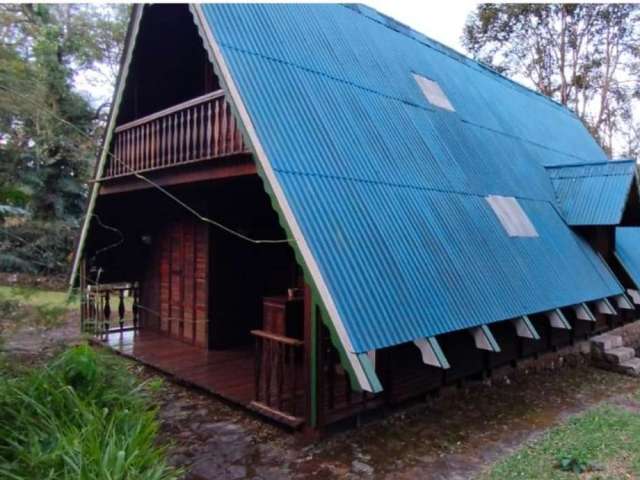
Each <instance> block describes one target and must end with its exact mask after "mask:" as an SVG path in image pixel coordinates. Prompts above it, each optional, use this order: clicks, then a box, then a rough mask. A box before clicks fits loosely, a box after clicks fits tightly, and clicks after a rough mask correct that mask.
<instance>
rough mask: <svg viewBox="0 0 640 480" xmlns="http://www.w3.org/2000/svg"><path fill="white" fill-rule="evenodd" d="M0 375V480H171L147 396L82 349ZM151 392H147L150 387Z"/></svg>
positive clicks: (117, 364)
mask: <svg viewBox="0 0 640 480" xmlns="http://www.w3.org/2000/svg"><path fill="white" fill-rule="evenodd" d="M2 373H3V374H2V376H0V478H6V479H25V480H26V479H35V478H37V479H81V480H82V479H86V480H89V479H98V480H100V479H104V480H125V479H140V480H173V479H177V478H179V476H180V474H181V472H179V471H177V470H175V469H172V468H171V467H169V466H167V463H166V460H165V454H166V452H165V449H164V448H163V447H161V446H158V445H157V434H158V428H159V424H158V421H157V418H156V412H155V411H154V410H153V409H152V408H151V399H150V397H149V395H150V392H149V391H148V389H147V388H146V386H145V385H141V384H140V383H139V382H138V381H137V379H136V378H135V377H134V376H133V375H132V374H131V373H130V372H129V371H128V370H127V369H126V368H125V366H124V365H123V361H122V360H121V359H118V358H115V357H113V356H111V355H108V354H106V353H97V352H96V351H94V350H92V349H91V348H90V347H88V346H86V345H83V346H80V347H75V348H72V349H70V350H67V351H66V352H65V353H63V354H62V355H60V356H59V357H58V358H57V359H55V360H54V361H53V362H51V363H50V364H49V365H48V366H46V367H44V368H38V369H35V370H31V371H27V372H24V371H23V372H22V373H18V374H8V373H7V372H2ZM154 388H155V387H154Z"/></svg>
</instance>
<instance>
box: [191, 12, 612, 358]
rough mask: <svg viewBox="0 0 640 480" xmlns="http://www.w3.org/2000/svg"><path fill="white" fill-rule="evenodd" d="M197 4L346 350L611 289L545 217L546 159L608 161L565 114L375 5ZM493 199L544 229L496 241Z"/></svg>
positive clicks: (594, 259) (554, 218)
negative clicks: (437, 89) (439, 97)
mask: <svg viewBox="0 0 640 480" xmlns="http://www.w3.org/2000/svg"><path fill="white" fill-rule="evenodd" d="M202 9H203V12H204V13H205V16H206V18H207V19H208V21H209V23H210V25H211V26H212V31H213V33H214V36H215V37H216V39H217V41H218V43H219V45H220V46H221V51H222V54H223V56H224V59H225V62H226V64H227V65H228V67H229V69H230V71H231V75H232V76H233V81H234V83H235V85H236V86H237V88H238V91H239V94H240V96H241V98H242V101H243V103H244V104H245V106H246V108H247V110H248V114H249V117H250V119H251V122H252V124H253V126H254V127H255V130H256V132H257V135H258V137H259V138H260V141H261V144H262V147H263V148H264V150H265V152H266V156H267V158H268V160H269V162H270V164H271V167H272V168H273V169H274V173H275V176H276V180H277V182H278V183H279V184H280V185H281V186H282V189H283V191H284V195H285V197H286V199H287V202H288V204H289V205H290V207H291V209H292V213H293V216H294V217H295V219H296V221H297V223H298V224H299V225H300V228H301V230H302V232H303V234H304V238H305V240H306V243H307V244H308V245H309V248H310V250H311V252H312V254H313V257H314V258H315V260H316V262H317V263H318V266H319V269H320V273H321V274H322V276H323V278H324V280H325V283H326V284H327V286H328V289H329V292H330V294H331V296H332V298H333V300H334V303H335V304H336V308H337V309H338V312H339V314H340V317H341V318H342V320H343V323H344V326H345V328H346V330H347V332H348V334H349V338H350V340H351V343H352V344H353V348H354V350H355V351H356V352H366V351H368V350H371V349H375V348H380V347H383V346H387V345H392V344H397V343H401V342H406V341H409V340H413V339H415V338H420V337H425V336H433V335H437V334H440V333H444V332H448V331H452V330H458V329H463V328H469V327H472V326H477V325H481V324H484V323H490V322H495V321H500V320H504V319H507V318H512V317H517V316H521V315H525V314H529V313H534V312H538V311H542V310H548V309H551V308H557V307H561V306H565V305H570V304H574V303H580V302H584V301H588V300H592V299H596V298H601V297H605V296H609V295H614V294H618V293H620V292H621V291H622V288H621V287H620V285H619V284H618V282H617V281H616V279H615V278H614V277H613V275H612V274H611V272H609V270H608V269H607V267H606V265H605V264H604V263H603V262H602V260H601V259H600V258H599V257H598V256H597V255H596V254H595V253H594V252H593V251H592V250H591V249H590V248H589V247H588V246H587V245H586V244H585V243H584V242H582V241H581V240H580V239H579V238H578V237H577V236H576V235H575V234H574V233H573V232H571V230H570V229H569V228H567V226H566V224H565V223H564V222H563V220H562V219H561V218H560V216H559V214H558V212H557V211H556V209H555V207H554V204H555V196H554V195H555V194H554V190H553V187H552V185H551V181H550V180H549V176H548V175H547V172H546V171H545V169H544V168H543V165H552V164H567V163H577V162H602V161H603V160H605V159H606V157H605V155H604V152H603V151H602V150H601V149H600V148H599V147H598V146H597V144H596V143H595V141H594V140H593V139H592V138H591V137H590V136H589V134H588V133H587V131H586V130H585V129H584V127H583V126H582V124H581V123H580V122H579V120H577V118H576V117H575V116H574V115H572V114H571V113H570V112H568V111H567V110H565V109H563V108H561V107H559V106H558V105H557V104H555V103H554V102H551V101H549V100H546V99H544V98H543V97H541V96H539V95H537V94H535V93H533V92H530V91H528V90H526V89H524V88H522V87H519V86H517V85H515V84H513V83H512V82H510V81H508V80H505V79H503V78H502V77H500V76H498V75H497V74H495V73H493V72H491V71H489V70H488V69H486V68H484V67H481V66H479V65H478V64H476V63H475V62H473V61H471V60H468V59H464V58H463V57H461V56H460V55H458V54H455V53H453V52H450V51H448V50H447V49H445V48H444V47H442V46H440V45H439V44H436V43H435V42H431V43H430V41H429V40H428V39H426V38H424V39H423V38H422V37H421V36H420V35H416V34H414V32H406V31H404V29H400V30H402V32H400V33H399V32H397V31H396V30H394V29H392V28H389V27H388V26H387V25H388V22H386V21H385V19H384V18H383V17H380V18H379V19H376V21H374V20H372V19H371V18H369V16H368V15H370V13H367V16H365V15H363V14H361V13H358V11H356V10H354V9H351V8H345V7H343V6H339V5H286V6H285V5H217V4H216V5H203V6H202ZM367 11H368V10H367ZM416 38H417V39H419V41H418V40H416ZM413 73H419V74H421V75H425V76H427V77H429V78H432V79H434V80H435V81H437V82H438V83H439V84H440V86H441V87H442V89H443V90H444V91H445V93H446V95H447V96H448V97H449V99H450V100H451V102H452V104H453V106H454V108H455V109H456V112H446V111H442V110H438V109H434V108H433V107H432V106H431V105H430V104H429V103H428V101H427V100H426V98H425V97H424V95H423V94H422V92H421V91H420V88H419V87H418V85H417V84H416V82H415V80H414V78H413V75H412V74H413ZM490 194H495V195H505V196H513V197H516V198H518V199H519V202H520V204H521V205H522V208H523V209H524V210H525V211H526V213H527V214H528V216H529V217H530V219H531V221H532V223H533V224H534V226H535V228H536V230H537V231H538V233H539V237H536V238H510V237H508V235H507V234H506V233H505V231H504V229H503V228H502V226H501V225H500V223H499V221H498V220H497V218H496V216H495V215H494V214H493V212H492V211H491V208H490V207H489V206H488V204H487V203H486V200H485V198H484V197H485V196H486V195H490Z"/></svg>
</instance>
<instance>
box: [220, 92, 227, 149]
mask: <svg viewBox="0 0 640 480" xmlns="http://www.w3.org/2000/svg"><path fill="white" fill-rule="evenodd" d="M220 103H221V105H220V107H221V110H222V119H221V120H220V130H221V132H220V155H225V154H226V153H227V102H225V101H222V102H220Z"/></svg>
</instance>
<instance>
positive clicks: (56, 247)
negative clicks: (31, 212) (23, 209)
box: [0, 220, 76, 275]
mask: <svg viewBox="0 0 640 480" xmlns="http://www.w3.org/2000/svg"><path fill="white" fill-rule="evenodd" d="M75 235H76V228H75V226H73V225H70V224H68V223H65V222H40V221H33V220H29V221H24V222H19V223H15V224H12V225H3V226H2V229H0V271H2V272H10V273H35V274H42V275H61V274H66V273H67V270H68V268H69V265H68V257H69V255H70V253H71V251H72V250H73V242H74V239H75Z"/></svg>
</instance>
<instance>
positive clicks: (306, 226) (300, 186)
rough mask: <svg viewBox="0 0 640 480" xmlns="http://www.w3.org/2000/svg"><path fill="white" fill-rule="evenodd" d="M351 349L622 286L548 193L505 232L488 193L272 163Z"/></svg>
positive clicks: (429, 333) (531, 202) (607, 292)
mask: <svg viewBox="0 0 640 480" xmlns="http://www.w3.org/2000/svg"><path fill="white" fill-rule="evenodd" d="M276 174H277V176H278V177H279V181H280V182H281V185H282V186H283V188H284V190H285V192H286V195H287V197H288V198H289V200H290V204H291V206H292V208H293V210H294V214H295V215H296V217H297V218H298V220H299V222H300V226H301V228H302V230H303V233H304V235H305V238H306V239H307V241H308V243H309V246H310V248H311V249H312V251H313V252H314V255H315V257H316V260H317V262H318V264H319V266H320V270H321V273H322V275H323V276H324V278H325V281H326V282H327V284H328V286H329V290H330V293H331V295H332V297H333V299H334V301H335V303H336V306H337V308H338V311H339V314H340V316H341V318H342V320H343V322H344V325H345V328H346V330H347V333H348V334H349V337H350V339H351V341H352V344H353V348H354V351H355V352H365V351H368V350H372V349H377V348H382V347H385V346H390V345H395V344H399V343H402V342H407V341H411V340H414V339H417V338H422V337H429V336H434V335H438V334H442V333H445V332H449V331H455V330H460V329H464V328H469V327H473V326H478V325H481V324H488V323H492V322H496V321H501V320H505V319H509V318H514V317H517V316H520V315H525V314H531V313H536V312H541V311H546V310H549V309H553V308H558V307H562V306H567V305H572V304H577V303H580V302H585V301H590V300H595V299H598V298H603V297H607V296H611V295H617V294H619V293H621V292H622V290H623V289H622V287H621V285H620V284H619V283H618V281H617V280H616V278H615V277H614V276H613V274H612V273H611V271H610V270H609V268H608V266H607V265H606V264H605V263H604V261H603V260H602V259H601V257H599V256H598V255H597V254H596V253H595V252H594V251H593V250H592V249H591V248H590V247H589V246H588V245H587V244H586V242H584V241H583V240H582V239H581V238H580V237H578V236H577V235H576V234H575V233H574V232H573V231H571V229H570V228H568V227H567V225H566V224H565V223H564V221H563V220H562V218H561V217H560V216H559V214H558V212H557V211H556V209H555V208H554V207H553V205H552V204H551V203H550V202H546V201H537V200H525V199H522V200H519V201H520V204H521V206H522V208H523V209H524V210H525V212H526V213H527V215H528V216H529V218H530V219H531V221H532V223H533V224H534V226H535V228H536V229H537V231H538V234H539V236H538V237H531V238H513V237H509V236H508V235H507V234H506V232H505V230H504V229H503V227H502V226H501V224H500V222H499V220H498V219H497V218H496V216H495V214H494V213H493V211H492V210H491V208H490V207H489V205H488V203H487V202H486V200H485V198H484V197H482V196H477V195H469V194H459V193H451V192H439V191H431V190H422V189H415V188H406V187H402V186H398V185H389V184H380V183H366V182H360V181H350V180H349V179H345V178H332V177H323V176H318V175H306V174H298V173H291V172H285V171H278V170H276Z"/></svg>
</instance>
